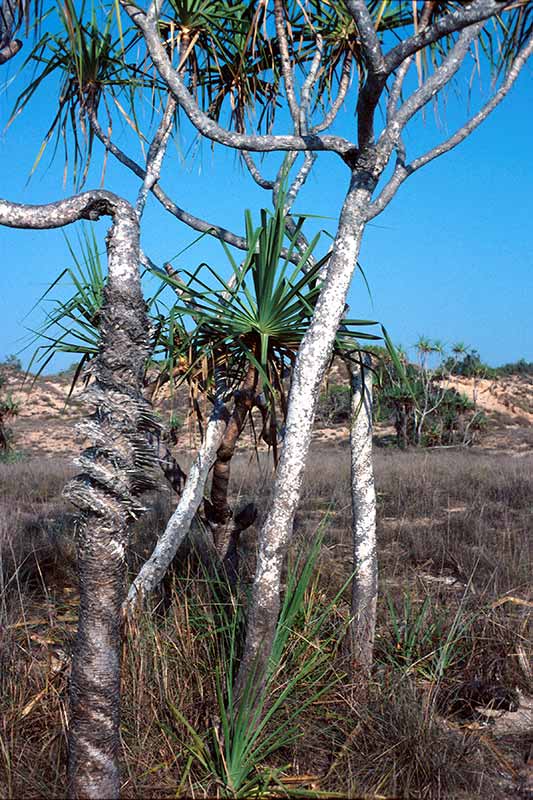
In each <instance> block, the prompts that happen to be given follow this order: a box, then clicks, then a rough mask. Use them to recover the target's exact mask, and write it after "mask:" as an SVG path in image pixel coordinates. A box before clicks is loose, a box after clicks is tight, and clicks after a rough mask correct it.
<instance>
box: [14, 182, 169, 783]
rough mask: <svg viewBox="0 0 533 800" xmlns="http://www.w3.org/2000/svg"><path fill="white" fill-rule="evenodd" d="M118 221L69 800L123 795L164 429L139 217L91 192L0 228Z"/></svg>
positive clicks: (85, 484)
mask: <svg viewBox="0 0 533 800" xmlns="http://www.w3.org/2000/svg"><path fill="white" fill-rule="evenodd" d="M101 215H110V216H112V217H113V226H112V228H111V230H110V232H109V235H108V240H107V250H108V273H109V275H108V282H107V286H106V289H105V298H104V305H103V308H102V314H101V344H100V352H99V354H98V357H97V358H96V359H95V361H94V362H93V365H92V376H93V382H92V383H91V385H90V386H89V389H88V390H87V392H86V395H85V399H86V401H87V402H88V403H90V404H91V406H92V407H93V408H94V407H95V411H94V413H93V414H92V416H91V417H90V418H89V419H88V420H86V421H84V422H82V423H81V424H80V426H79V430H80V433H81V434H83V435H84V436H85V437H86V438H88V439H89V441H90V442H91V447H89V448H88V449H87V450H85V451H84V453H83V454H82V456H81V457H80V458H79V460H78V464H79V465H80V466H81V467H82V474H80V475H79V476H78V477H77V478H75V479H74V480H73V481H72V482H71V483H70V484H69V485H68V486H67V487H66V489H65V494H66V496H67V497H68V498H69V499H70V500H71V501H72V502H73V503H74V504H75V505H77V506H78V507H79V508H80V509H81V510H82V515H81V521H80V523H79V526H78V531H77V539H78V571H79V581H80V609H79V623H78V635H77V639H76V644H75V647H74V653H73V661H72V677H71V708H70V726H69V763H68V773H69V774H68V784H69V786H68V792H69V796H70V797H72V798H80V797H83V798H104V797H105V798H116V797H118V796H119V790H120V774H119V758H118V755H119V742H120V739H119V710H120V698H119V695H120V656H121V607H122V603H123V600H124V589H125V569H126V567H125V565H126V561H125V554H126V547H127V545H128V530H129V525H130V522H131V520H132V519H134V518H135V517H136V516H138V514H139V513H140V512H141V511H142V510H143V509H142V506H140V504H139V501H138V499H137V497H138V495H139V494H141V492H143V491H144V490H146V489H148V488H152V487H153V486H154V485H156V480H157V479H156V475H157V461H156V459H155V455H154V452H153V448H152V447H151V445H150V442H149V438H150V436H151V435H154V433H156V432H157V429H158V424H157V422H156V421H155V418H154V417H153V415H152V412H151V407H150V405H149V404H148V403H147V402H146V401H145V400H144V399H143V396H142V386H143V376H144V370H145V364H146V358H147V355H148V349H149V323H148V318H147V315H146V306H145V303H144V300H143V297H142V292H141V285H140V276H139V226H138V220H137V216H136V214H135V212H134V210H133V208H132V207H131V206H130V205H129V203H126V202H125V201H124V200H121V199H119V198H117V197H116V196H115V195H113V194H111V193H110V192H104V191H99V192H85V193H83V194H81V195H77V196H75V197H72V198H69V199H68V200H64V201H60V202H58V203H52V204H50V205H48V206H22V205H18V204H14V203H7V202H5V201H2V200H0V224H4V225H9V226H10V227H19V228H20V227H23V228H53V227H61V226H63V225H67V224H69V223H71V222H74V221H76V220H79V219H83V218H85V219H98V218H99V217H100V216H101Z"/></svg>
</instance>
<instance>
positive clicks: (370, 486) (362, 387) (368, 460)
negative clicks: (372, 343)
mask: <svg viewBox="0 0 533 800" xmlns="http://www.w3.org/2000/svg"><path fill="white" fill-rule="evenodd" d="M371 366H372V359H371V357H370V356H369V355H368V354H365V355H362V356H361V363H360V364H353V363H350V364H349V369H350V384H351V389H352V422H351V427H350V453H351V493H352V543H353V572H354V576H353V580H352V603H351V621H350V628H349V642H350V655H351V660H352V669H353V671H354V673H356V674H354V677H356V676H357V672H358V671H359V670H361V669H362V670H363V671H365V672H368V671H369V670H370V668H371V666H372V656H373V650H374V637H375V630H376V607H377V597H378V560H377V546H376V491H375V487H374V470H373V466H372V371H371Z"/></svg>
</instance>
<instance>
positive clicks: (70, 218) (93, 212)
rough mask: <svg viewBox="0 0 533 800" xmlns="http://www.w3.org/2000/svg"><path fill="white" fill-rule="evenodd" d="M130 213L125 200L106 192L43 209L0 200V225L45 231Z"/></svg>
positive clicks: (58, 202) (99, 191)
mask: <svg viewBox="0 0 533 800" xmlns="http://www.w3.org/2000/svg"><path fill="white" fill-rule="evenodd" d="M131 210H132V209H131V206H130V204H129V203H128V202H126V200H123V199H122V198H120V197H117V195H116V194H113V192H108V191H106V190H105V189H95V190H93V191H89V192H82V193H81V194H77V195H73V196H72V197H68V198H67V199H65V200H58V201H57V202H55V203H46V204H45V205H29V204H26V203H24V204H21V203H11V202H9V200H2V199H0V225H5V226H6V227H8V228H31V229H35V230H46V229H49V228H63V227H64V226H65V225H70V224H71V223H72V222H77V221H78V220H81V219H90V220H98V219H100V217H102V216H106V215H109V216H114V215H115V214H116V213H117V212H124V213H126V212H127V213H128V214H129V213H130V212H131Z"/></svg>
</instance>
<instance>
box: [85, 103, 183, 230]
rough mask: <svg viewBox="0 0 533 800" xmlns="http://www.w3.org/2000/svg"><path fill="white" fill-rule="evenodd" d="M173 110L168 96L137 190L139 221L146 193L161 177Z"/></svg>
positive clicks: (173, 104)
mask: <svg viewBox="0 0 533 800" xmlns="http://www.w3.org/2000/svg"><path fill="white" fill-rule="evenodd" d="M175 110H176V101H175V100H174V98H173V97H172V95H169V96H168V98H167V105H166V108H165V112H164V114H163V116H162V117H161V122H160V123H159V127H158V129H157V131H156V134H155V136H154V138H153V140H152V143H151V145H150V147H149V150H148V155H147V157H146V170H145V175H144V180H143V184H142V186H141V188H140V189H139V194H138V196H137V203H136V206H135V209H136V211H137V214H138V216H139V219H140V218H141V217H142V215H143V211H144V206H145V205H146V198H147V197H148V192H150V191H151V190H152V189H153V188H154V186H155V185H156V183H157V182H158V181H159V178H160V175H161V165H162V163H163V158H164V157H165V152H166V149H167V146H168V140H169V137H170V133H171V131H172V118H173V116H174V111H175ZM93 113H94V112H93Z"/></svg>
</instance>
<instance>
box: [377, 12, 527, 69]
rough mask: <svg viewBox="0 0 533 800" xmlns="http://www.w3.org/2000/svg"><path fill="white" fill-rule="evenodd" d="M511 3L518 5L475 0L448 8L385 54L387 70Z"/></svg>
mask: <svg viewBox="0 0 533 800" xmlns="http://www.w3.org/2000/svg"><path fill="white" fill-rule="evenodd" d="M509 5H516V2H515V0H513V2H509V0H503V2H502V0H474V2H472V3H469V4H468V5H465V6H461V7H460V8H457V9H452V10H448V12H447V13H446V15H445V16H442V17H440V18H439V19H438V20H436V21H435V22H434V23H433V24H432V25H429V26H428V27H427V28H424V30H421V31H419V32H418V33H416V34H415V35H414V36H411V37H409V39H405V41H403V42H400V44H398V45H396V47H394V48H393V49H392V50H390V51H389V52H388V53H387V55H386V56H385V71H386V74H387V75H390V74H391V73H392V72H393V71H394V70H395V69H396V68H397V67H399V66H400V64H401V63H402V61H404V60H405V59H406V58H409V56H412V55H414V54H415V53H416V52H418V51H419V50H423V49H424V47H427V45H428V44H433V43H434V42H437V41H438V40H439V39H442V38H443V37H444V36H447V35H448V34H450V33H456V32H458V31H461V30H463V28H467V27H468V26H469V25H473V24H475V23H477V22H484V21H486V20H487V19H489V18H490V17H492V16H494V15H495V14H501V12H502V11H505V9H506V7H507V6H509Z"/></svg>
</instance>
